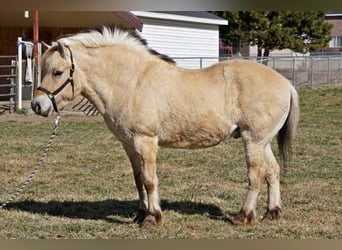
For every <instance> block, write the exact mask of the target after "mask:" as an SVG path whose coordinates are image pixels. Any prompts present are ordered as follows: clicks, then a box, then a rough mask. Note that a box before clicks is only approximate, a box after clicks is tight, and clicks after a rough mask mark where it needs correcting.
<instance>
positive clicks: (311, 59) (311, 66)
mask: <svg viewBox="0 0 342 250" xmlns="http://www.w3.org/2000/svg"><path fill="white" fill-rule="evenodd" d="M310 63H311V65H310V81H311V82H310V84H311V88H313V56H310Z"/></svg>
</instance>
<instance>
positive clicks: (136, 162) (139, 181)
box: [122, 143, 148, 223]
mask: <svg viewBox="0 0 342 250" xmlns="http://www.w3.org/2000/svg"><path fill="white" fill-rule="evenodd" d="M122 145H123V148H124V149H125V151H126V154H127V156H128V158H129V160H130V162H131V165H132V168H133V174H134V181H135V185H136V187H137V190H138V194H139V211H138V214H137V215H136V217H135V218H134V222H137V223H142V222H143V221H144V219H145V218H146V213H147V210H148V201H147V194H146V190H145V188H144V183H143V177H142V166H141V161H140V157H139V155H138V153H137V152H136V150H135V149H134V146H133V145H129V144H124V143H123V144H122Z"/></svg>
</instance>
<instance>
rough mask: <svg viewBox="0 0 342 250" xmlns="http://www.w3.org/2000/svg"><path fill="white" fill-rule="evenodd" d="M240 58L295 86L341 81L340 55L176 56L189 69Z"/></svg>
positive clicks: (341, 64)
mask: <svg viewBox="0 0 342 250" xmlns="http://www.w3.org/2000/svg"><path fill="white" fill-rule="evenodd" d="M234 58H241V59H246V60H253V61H258V62H263V63H264V64H266V65H268V66H269V67H271V68H273V69H275V70H276V71H278V72H279V73H281V74H282V75H284V76H285V77H286V78H287V79H289V80H290V81H291V82H292V83H293V84H294V85H295V86H298V87H302V86H310V87H315V86H320V85H327V84H335V83H342V55H329V56H301V57H280V56H277V57H268V58H262V59H260V58H257V57H215V58H214V57H186V58H185V57H182V58H180V57H177V58H174V59H175V60H176V62H177V65H178V66H180V67H184V68H189V69H201V68H205V67H208V66H210V65H212V64H214V63H217V62H219V61H225V60H232V59H234Z"/></svg>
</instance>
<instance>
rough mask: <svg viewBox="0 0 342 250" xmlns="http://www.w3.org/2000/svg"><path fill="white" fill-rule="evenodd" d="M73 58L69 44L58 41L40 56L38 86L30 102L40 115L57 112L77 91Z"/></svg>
mask: <svg viewBox="0 0 342 250" xmlns="http://www.w3.org/2000/svg"><path fill="white" fill-rule="evenodd" d="M74 70H75V66H74V59H73V55H72V51H71V49H70V48H69V46H66V45H62V44H60V43H58V45H56V46H52V47H50V48H49V49H48V50H47V51H46V52H45V53H44V55H43V56H42V61H41V78H42V81H41V83H40V86H39V87H38V88H37V90H36V91H35V93H34V98H33V100H32V102H31V107H32V110H33V111H34V112H35V113H37V114H39V115H42V116H49V115H51V113H52V111H53V110H55V112H59V110H61V109H63V108H64V107H65V105H66V104H67V103H68V102H70V101H71V100H73V99H74V98H75V96H76V95H77V94H78V93H79V90H78V88H77V86H76V85H75V84H76V83H75V82H74Z"/></svg>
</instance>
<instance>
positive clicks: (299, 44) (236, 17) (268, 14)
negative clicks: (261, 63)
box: [215, 11, 332, 57]
mask: <svg viewBox="0 0 342 250" xmlns="http://www.w3.org/2000/svg"><path fill="white" fill-rule="evenodd" d="M215 14H217V15H219V16H221V17H223V18H225V19H227V20H228V22H229V24H228V26H221V27H220V35H221V37H222V38H224V39H226V40H227V41H228V42H229V43H231V44H234V43H236V42H237V41H245V42H247V43H249V44H251V45H256V46H257V48H258V57H261V56H262V55H263V56H265V57H267V56H268V55H269V53H270V51H272V50H274V49H285V48H287V49H291V50H293V51H296V52H300V53H307V52H310V51H316V50H318V49H321V48H324V47H325V46H326V45H327V44H328V42H329V41H330V39H331V37H330V32H331V29H332V25H331V24H329V23H327V22H326V21H325V14H326V12H324V11H218V12H215ZM262 52H263V54H262Z"/></svg>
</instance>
